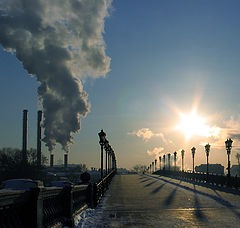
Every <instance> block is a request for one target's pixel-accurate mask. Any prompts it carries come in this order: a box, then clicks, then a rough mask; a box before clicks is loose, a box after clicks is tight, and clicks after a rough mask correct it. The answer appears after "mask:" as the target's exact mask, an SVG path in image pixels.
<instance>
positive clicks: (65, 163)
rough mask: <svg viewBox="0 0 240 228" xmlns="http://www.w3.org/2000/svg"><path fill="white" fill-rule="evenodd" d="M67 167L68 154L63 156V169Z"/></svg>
mask: <svg viewBox="0 0 240 228" xmlns="http://www.w3.org/2000/svg"><path fill="white" fill-rule="evenodd" d="M67 166H68V154H64V168H67Z"/></svg>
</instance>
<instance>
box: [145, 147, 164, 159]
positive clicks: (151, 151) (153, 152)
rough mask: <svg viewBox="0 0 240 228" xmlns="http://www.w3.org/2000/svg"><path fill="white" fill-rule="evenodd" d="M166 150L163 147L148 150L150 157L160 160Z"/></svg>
mask: <svg viewBox="0 0 240 228" xmlns="http://www.w3.org/2000/svg"><path fill="white" fill-rule="evenodd" d="M163 150H164V148H163V147H155V148H154V149H153V150H147V153H148V155H149V156H153V155H154V156H155V157H157V158H158V156H159V155H160V153H161V152H162V151H163Z"/></svg>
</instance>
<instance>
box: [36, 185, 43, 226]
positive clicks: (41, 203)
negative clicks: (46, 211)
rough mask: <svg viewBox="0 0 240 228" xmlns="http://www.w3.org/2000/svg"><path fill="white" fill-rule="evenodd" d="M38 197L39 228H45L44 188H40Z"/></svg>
mask: <svg viewBox="0 0 240 228" xmlns="http://www.w3.org/2000/svg"><path fill="white" fill-rule="evenodd" d="M38 189H39V191H38V195H37V202H36V204H37V228H42V227H43V197H42V188H38Z"/></svg>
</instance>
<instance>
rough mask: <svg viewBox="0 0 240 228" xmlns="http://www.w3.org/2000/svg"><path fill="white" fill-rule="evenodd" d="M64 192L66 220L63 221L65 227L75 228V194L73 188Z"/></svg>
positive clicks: (68, 188) (66, 188)
mask: <svg viewBox="0 0 240 228" xmlns="http://www.w3.org/2000/svg"><path fill="white" fill-rule="evenodd" d="M63 191H64V195H65V196H64V198H63V199H64V201H65V202H63V203H65V208H66V210H65V214H64V217H65V220H64V221H63V225H64V226H68V227H70V228H72V227H73V226H74V221H73V193H72V187H71V186H69V187H65V189H64V190H63Z"/></svg>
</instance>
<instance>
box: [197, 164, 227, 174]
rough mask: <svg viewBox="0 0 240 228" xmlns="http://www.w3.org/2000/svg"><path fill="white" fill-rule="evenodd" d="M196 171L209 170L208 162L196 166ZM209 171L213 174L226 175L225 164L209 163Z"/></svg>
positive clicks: (204, 171)
mask: <svg viewBox="0 0 240 228" xmlns="http://www.w3.org/2000/svg"><path fill="white" fill-rule="evenodd" d="M195 171H196V172H202V173H206V172H207V164H201V165H199V166H196V167H195ZM208 172H209V173H213V174H219V175H224V166H222V165H221V164H208Z"/></svg>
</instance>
